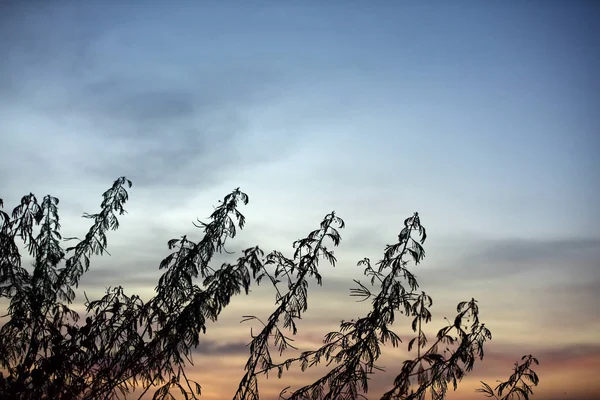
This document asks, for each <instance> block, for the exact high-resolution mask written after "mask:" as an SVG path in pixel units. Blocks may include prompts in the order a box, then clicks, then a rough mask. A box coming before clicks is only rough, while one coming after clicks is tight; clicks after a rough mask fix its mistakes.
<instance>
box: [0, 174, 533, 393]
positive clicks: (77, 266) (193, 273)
mask: <svg viewBox="0 0 600 400" xmlns="http://www.w3.org/2000/svg"><path fill="white" fill-rule="evenodd" d="M130 187H131V182H130V181H129V180H127V179H126V178H125V177H121V178H119V179H117V180H116V181H115V182H114V183H113V185H112V187H111V188H109V189H108V190H107V191H106V192H105V193H104V194H103V200H102V202H101V204H100V210H99V212H98V213H96V214H84V218H86V219H89V220H91V222H92V224H91V227H90V228H89V230H88V231H87V233H86V235H85V237H84V238H83V239H79V238H66V239H63V238H62V236H61V233H60V229H61V226H60V221H59V216H58V204H59V201H58V199H57V198H55V197H52V196H50V195H47V196H45V197H44V198H43V200H42V202H41V203H39V202H38V200H37V198H36V196H35V195H34V194H32V193H30V194H28V195H26V196H23V198H22V199H21V202H20V204H19V205H18V206H17V207H15V208H14V209H13V211H12V213H11V214H10V215H9V214H8V213H7V212H4V211H2V210H1V209H0V298H6V300H7V301H8V307H7V314H6V315H4V316H3V317H2V318H6V317H8V320H6V322H5V323H4V324H3V325H2V326H1V327H0V397H1V398H11V399H108V398H125V397H126V396H127V395H128V394H131V393H132V391H133V390H134V389H139V390H141V394H140V395H139V397H140V398H141V397H142V396H143V395H144V394H145V393H147V392H148V391H149V390H151V389H154V394H153V398H154V399H169V398H174V393H178V394H179V395H181V396H183V397H184V398H186V399H197V398H198V396H200V394H201V389H202V388H201V386H200V384H199V383H198V382H195V381H193V380H191V379H189V378H188V377H187V375H186V372H185V369H186V367H188V366H189V365H193V363H194V361H193V357H192V356H193V352H194V349H196V348H197V347H198V346H199V344H200V341H201V336H202V334H204V333H206V330H207V327H208V324H209V322H216V321H217V320H218V317H219V315H220V313H221V312H222V311H223V309H224V308H225V307H227V306H228V305H229V303H230V301H231V299H232V298H233V296H236V295H239V294H241V293H244V294H245V295H248V294H249V290H250V287H251V285H252V283H253V282H255V283H256V284H257V285H259V284H260V283H261V282H265V281H266V282H268V284H270V285H271V286H272V287H273V288H274V291H275V309H274V311H273V312H272V313H271V314H270V315H269V316H268V318H266V319H265V320H264V321H263V320H262V319H260V318H258V317H256V316H245V317H244V319H243V320H242V322H245V321H254V322H256V323H257V324H259V327H260V329H259V330H258V331H257V332H256V333H255V332H254V330H253V329H251V331H250V335H251V341H250V343H249V344H248V347H249V358H248V360H247V362H246V365H245V369H244V374H243V376H242V378H241V380H240V383H239V386H238V388H237V391H236V393H235V395H234V399H236V400H245V399H259V378H260V377H261V376H265V377H268V376H269V373H270V372H271V371H275V372H276V373H277V377H278V378H282V376H283V375H284V372H285V371H287V370H289V369H290V368H291V367H293V366H298V367H299V368H300V370H302V371H305V370H306V369H308V368H310V367H312V366H315V365H317V364H319V363H324V364H325V365H326V366H327V367H328V371H327V372H326V373H325V374H324V375H323V376H322V377H320V378H319V379H317V380H316V381H315V382H313V383H311V384H309V385H306V386H303V387H301V388H298V389H296V390H295V391H293V392H291V393H288V389H289V387H288V388H286V389H284V390H283V391H282V392H281V395H280V397H281V398H286V399H356V398H361V397H362V398H366V397H365V394H366V393H367V391H368V389H369V385H368V384H369V379H370V376H371V375H372V374H374V373H375V372H376V371H383V370H384V368H383V367H382V366H380V365H378V364H377V362H378V359H379V358H380V356H381V354H382V352H383V351H384V349H385V348H386V346H388V347H389V348H392V349H394V348H397V347H399V346H400V345H401V344H403V343H404V340H406V338H405V339H404V340H403V339H402V338H401V337H400V336H399V335H398V334H396V333H395V332H394V330H393V324H394V322H396V321H397V320H398V319H400V318H408V319H409V320H410V321H411V328H412V331H413V332H414V333H415V336H414V337H412V338H410V339H409V340H408V343H407V350H408V352H409V353H411V352H412V353H414V352H416V354H414V357H413V358H411V359H409V360H406V361H405V362H404V363H403V364H402V367H401V368H400V370H399V371H398V372H397V375H396V377H395V379H394V380H393V382H391V388H390V390H389V391H388V392H386V393H385V394H384V396H383V397H382V398H383V399H423V398H425V395H426V394H427V393H429V394H430V395H431V398H432V399H442V398H444V396H445V395H446V393H447V390H448V386H449V385H450V384H451V385H452V387H453V388H454V389H456V387H457V384H458V382H460V380H461V379H462V378H463V377H464V376H465V374H466V373H468V372H469V371H471V370H472V368H473V366H474V363H475V361H476V360H477V359H482V358H483V356H484V351H483V346H484V343H485V341H486V340H490V339H491V332H490V331H489V330H488V329H487V328H486V327H485V324H483V323H481V322H480V320H479V309H478V306H477V301H476V300H475V299H470V300H467V301H463V302H460V303H459V304H458V306H457V315H456V317H455V318H454V319H453V322H450V321H448V324H447V326H444V327H443V328H442V329H440V330H439V331H438V333H437V335H436V338H435V339H434V340H432V343H431V344H429V345H428V343H429V339H428V338H427V336H426V335H425V333H424V330H423V328H424V325H425V324H427V323H429V322H430V321H431V318H432V315H431V312H430V310H429V308H430V307H431V306H432V299H431V297H429V296H428V295H427V294H426V293H425V292H423V291H419V285H418V282H417V279H416V277H415V275H414V274H413V273H412V272H411V271H410V270H409V265H411V264H414V265H417V264H419V263H420V262H421V261H422V260H423V259H424V257H425V250H424V248H423V244H424V242H425V240H426V238H427V234H426V230H425V228H424V227H423V225H422V224H421V219H420V216H419V214H418V213H414V214H413V215H412V216H411V217H409V218H407V219H406V220H405V221H404V226H403V227H402V230H401V232H400V234H399V235H398V241H397V242H396V243H395V244H392V245H387V246H386V247H385V249H384V255H383V258H382V259H381V260H380V261H378V262H377V263H376V264H375V265H374V266H372V265H371V261H370V260H369V259H368V258H365V259H363V260H361V261H360V262H359V263H358V265H359V266H361V267H363V268H364V274H365V276H366V277H367V278H368V282H367V283H361V282H360V281H358V280H355V283H356V285H357V286H356V287H354V288H352V289H351V293H350V295H351V296H353V297H356V298H358V301H370V303H371V309H370V311H369V312H368V313H367V315H365V316H363V317H358V318H356V319H352V320H350V321H344V320H342V321H341V323H340V327H339V330H337V331H334V332H330V333H328V334H327V335H325V337H324V340H323V343H324V344H323V346H321V347H320V348H318V349H315V350H310V351H304V352H301V353H300V355H299V356H296V357H291V358H286V359H283V361H275V359H276V358H281V357H283V356H284V353H285V352H286V350H288V349H296V347H294V345H293V336H295V335H297V333H298V329H297V325H296V324H297V321H298V320H299V319H301V318H302V316H303V315H304V313H306V311H307V310H308V288H309V282H310V281H311V280H314V281H316V283H317V284H319V285H321V284H322V282H323V277H322V275H321V273H320V271H319V268H320V265H319V262H320V260H324V261H325V262H326V263H327V264H329V265H331V266H335V264H336V261H337V260H336V257H335V256H334V252H333V250H331V249H330V248H328V246H333V247H336V246H338V245H339V244H340V242H341V236H340V233H339V230H340V229H343V228H344V226H345V223H344V221H343V220H342V219H341V218H340V217H339V216H337V214H336V213H335V212H333V211H332V212H331V213H328V214H327V215H326V216H325V217H324V219H323V220H322V222H321V223H320V225H319V227H318V228H317V229H315V230H313V231H311V232H310V233H309V234H308V235H307V236H306V237H305V238H302V239H299V240H297V241H295V242H294V243H293V249H294V252H293V255H292V256H291V258H288V257H286V256H285V255H284V254H283V253H282V252H280V251H277V250H274V251H271V252H270V253H268V254H265V253H264V252H263V251H262V250H261V249H260V248H259V247H258V246H254V247H250V248H247V249H245V250H243V251H242V252H241V255H240V257H238V258H237V260H236V261H235V262H234V263H222V264H221V265H220V266H219V267H214V266H211V264H212V260H213V259H214V257H215V255H217V254H221V253H228V254H229V252H227V250H226V248H225V245H226V243H227V241H228V240H229V239H232V238H234V237H235V236H236V233H237V230H238V229H243V227H244V225H245V217H244V215H243V214H242V213H241V212H240V211H239V209H238V206H239V205H240V204H247V203H248V200H249V199H248V196H247V195H246V194H245V193H243V192H241V191H240V190H239V188H238V189H235V190H233V191H232V192H231V193H229V194H228V195H227V196H225V197H224V198H223V200H222V201H220V204H219V205H218V207H216V208H215V209H214V211H213V213H212V214H211V215H210V217H209V219H208V221H207V222H202V221H200V220H198V221H197V223H196V224H195V226H196V227H197V228H198V229H200V230H201V231H202V233H203V236H202V238H201V239H200V240H199V241H193V240H191V239H190V238H188V236H187V235H184V236H181V237H180V238H175V239H171V240H169V241H168V243H167V246H168V249H169V251H170V253H169V254H168V255H167V256H166V257H165V258H164V259H163V260H162V262H161V263H160V265H159V269H160V270H161V271H163V273H162V275H161V277H160V279H159V280H158V284H157V286H156V288H155V296H154V297H152V298H151V299H149V300H148V301H146V302H144V301H143V300H142V299H141V298H140V297H139V296H137V295H128V294H127V293H126V292H125V290H124V289H123V288H122V287H121V286H116V287H109V288H107V289H106V293H105V295H104V296H103V297H101V298H100V299H97V300H92V301H90V300H89V299H88V298H87V295H86V296H85V298H86V301H85V307H86V313H85V316H80V315H79V314H78V313H77V312H75V311H74V310H73V309H72V308H71V307H72V304H73V302H74V300H75V292H74V288H77V287H78V285H79V281H80V278H81V276H82V275H83V274H84V273H86V272H87V271H88V270H89V268H90V260H91V258H92V257H93V256H97V255H102V254H104V253H107V254H108V252H107V233H108V232H109V231H111V230H116V229H118V227H119V219H118V217H119V216H122V215H123V214H125V212H126V211H125V208H124V205H125V203H126V202H127V201H128V192H127V188H130ZM0 207H3V203H2V200H1V199H0ZM38 228H39V229H38ZM35 231H37V232H35ZM18 240H20V241H21V242H22V243H23V245H24V246H25V249H26V251H27V252H28V254H29V255H30V256H31V258H32V259H33V263H32V271H31V272H30V270H29V269H27V268H25V267H23V265H22V257H21V254H20V253H19V246H18V245H17V242H18ZM65 241H75V242H76V244H75V245H74V246H72V247H68V248H66V249H63V247H62V243H63V242H65ZM273 348H275V349H276V354H275V353H272V349H273ZM296 350H297V349H296ZM412 353H411V354H412ZM523 360H524V363H523V364H520V365H519V364H517V366H516V367H515V372H514V374H513V375H512V376H511V377H510V378H509V380H508V381H507V382H503V383H500V384H499V385H498V386H497V387H496V391H497V393H498V394H497V395H496V393H495V392H494V390H492V389H491V387H489V386H488V385H487V384H485V383H483V389H480V391H482V392H483V393H485V394H486V395H488V396H490V397H494V398H496V399H500V398H502V399H503V400H508V399H511V398H513V397H514V398H520V396H522V397H523V398H524V399H528V395H529V394H531V393H532V391H531V386H532V385H533V386H535V385H537V384H538V382H539V380H538V378H537V375H536V374H535V372H533V371H532V370H531V369H530V366H531V363H532V362H535V363H536V364H537V360H536V359H535V358H533V357H532V356H527V357H524V358H523ZM503 393H504V395H503ZM499 396H503V397H499ZM510 396H513V397H510ZM515 396H516V397H515Z"/></svg>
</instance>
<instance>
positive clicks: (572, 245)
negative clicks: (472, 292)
mask: <svg viewBox="0 0 600 400" xmlns="http://www.w3.org/2000/svg"><path fill="white" fill-rule="evenodd" d="M464 246H465V247H463V248H462V249H460V250H461V251H460V253H462V254H460V253H459V255H457V256H453V255H450V257H449V260H448V262H447V263H446V265H445V266H442V267H437V266H436V267H432V268H430V267H426V268H424V269H423V270H422V272H421V273H419V271H415V273H416V274H417V276H418V277H420V276H421V275H422V276H423V277H424V281H426V282H427V283H428V284H435V285H438V284H443V283H445V282H448V281H455V282H482V281H487V282H494V281H499V280H502V279H504V278H513V279H516V277H518V276H521V275H522V274H528V273H544V274H549V276H554V277H555V278H556V279H558V278H560V277H565V273H566V272H567V270H570V271H571V272H573V271H577V274H570V276H569V280H571V279H573V278H581V279H591V280H596V281H597V280H599V279H600V276H599V275H598V262H597V260H598V259H599V258H600V239H598V238H593V237H590V238H564V239H550V240H545V239H539V240H528V239H521V240H516V239H496V240H486V241H474V242H473V243H467V244H465V245H464ZM467 246H468V247H467Z"/></svg>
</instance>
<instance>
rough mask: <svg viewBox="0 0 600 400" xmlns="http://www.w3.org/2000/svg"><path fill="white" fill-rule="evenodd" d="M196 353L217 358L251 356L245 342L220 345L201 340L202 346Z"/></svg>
mask: <svg viewBox="0 0 600 400" xmlns="http://www.w3.org/2000/svg"><path fill="white" fill-rule="evenodd" d="M248 342H250V339H248ZM194 353H198V354H202V355H217V356H240V355H241V356H246V355H249V350H248V346H247V343H245V342H231V343H218V342H216V341H214V340H208V339H205V338H201V340H200V344H199V345H198V347H196V348H195V349H194Z"/></svg>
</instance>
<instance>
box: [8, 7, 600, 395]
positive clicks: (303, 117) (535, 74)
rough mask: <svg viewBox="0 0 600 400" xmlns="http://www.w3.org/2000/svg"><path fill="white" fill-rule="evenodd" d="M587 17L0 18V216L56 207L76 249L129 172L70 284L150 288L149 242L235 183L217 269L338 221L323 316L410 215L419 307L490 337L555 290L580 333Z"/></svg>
mask: <svg viewBox="0 0 600 400" xmlns="http://www.w3.org/2000/svg"><path fill="white" fill-rule="evenodd" d="M599 14H600V7H599V6H598V4H597V3H595V2H593V1H588V2H584V1H521V2H516V1H509V2H499V1H497V2H475V1H455V2H441V1H433V2H428V3H427V4H422V3H419V2H415V1H408V2H391V1H390V2H383V1H380V2H377V1H374V2H358V1H348V2H341V1H331V2H327V4H324V2H316V1H307V2H269V1H260V2H259V1H253V2H239V1H238V2H235V1H231V2H209V1H206V2H191V1H189V2H186V1H178V2H159V1H149V2H145V3H143V4H142V2H134V1H130V2H118V3H117V2H114V4H111V5H107V3H106V2H93V1H90V2H85V4H83V3H79V2H72V1H62V2H46V4H41V2H39V3H38V2H21V4H19V3H17V2H10V1H9V2H3V3H2V5H0V53H1V54H2V62H1V63H0V118H1V120H2V124H1V126H0V143H1V153H2V155H1V157H0V170H1V171H3V173H2V174H0V197H2V198H3V199H4V200H5V203H7V204H8V205H10V206H11V205H13V204H16V202H17V201H18V199H19V198H20V196H22V195H23V194H25V193H28V192H29V191H33V192H34V193H35V194H37V195H38V196H39V197H42V196H43V195H44V194H46V193H51V194H53V195H55V196H57V197H59V198H60V199H61V213H62V215H63V220H64V221H65V222H64V224H63V226H64V228H63V232H64V234H65V236H75V235H81V234H82V233H83V232H84V230H85V227H86V221H85V220H81V219H80V218H79V216H80V215H81V213H82V212H84V211H88V212H92V211H94V210H95V209H96V207H97V205H98V204H99V202H100V194H101V193H102V192H103V190H104V189H105V188H107V187H108V186H109V185H110V184H111V182H112V181H113V180H114V179H115V178H117V177H118V176H121V175H125V176H127V177H128V178H130V179H131V180H132V181H133V183H134V187H133V189H132V190H131V196H132V197H131V201H130V204H129V207H128V210H129V211H130V214H129V215H128V216H126V217H124V218H123V220H122V229H121V230H120V231H119V232H117V233H115V234H114V235H112V236H111V237H112V238H113V241H112V242H111V243H112V244H111V246H113V247H112V248H113V249H114V251H113V252H112V254H113V257H112V258H111V259H102V260H98V261H97V262H98V264H97V265H98V269H96V270H93V271H91V272H90V274H91V275H90V277H89V279H88V283H89V285H91V286H94V282H96V286H97V287H98V288H99V289H100V290H102V287H104V286H105V285H108V283H106V280H107V276H108V277H110V276H115V273H116V272H115V271H118V274H119V275H120V279H121V280H122V281H127V279H131V280H132V281H133V282H138V286H139V282H146V281H144V280H143V279H141V278H140V277H141V276H148V281H147V286H144V287H145V288H146V289H147V290H148V291H149V292H150V291H151V290H152V288H153V287H154V284H151V282H152V279H154V278H155V277H156V276H158V275H157V273H158V271H156V268H157V266H158V262H159V260H160V259H161V258H162V257H164V256H165V255H166V254H167V253H166V252H167V250H166V241H167V240H168V239H169V238H171V237H178V236H180V235H182V234H185V233H192V234H193V233H194V231H193V227H192V226H191V224H190V221H192V220H195V218H196V217H199V218H201V219H204V218H205V217H207V216H208V215H209V213H210V212H211V210H212V208H211V206H212V205H214V204H216V201H217V200H218V199H219V198H222V196H224V195H225V194H227V193H228V192H229V191H230V190H232V189H234V188H235V187H238V186H239V187H241V189H242V190H244V191H245V192H247V193H248V194H249V195H250V204H249V205H248V207H246V208H245V209H244V212H245V214H246V216H247V218H248V227H247V229H246V230H245V231H244V232H243V233H242V234H241V235H240V236H239V241H238V242H236V243H237V244H235V245H234V250H235V249H237V250H239V249H242V248H244V247H247V246H252V245H254V244H258V245H260V246H261V247H263V248H264V249H265V250H267V251H268V250H271V249H275V248H277V249H281V250H284V249H288V251H290V250H291V242H292V241H293V240H295V239H298V238H299V237H302V236H304V235H305V234H306V233H308V232H309V231H310V230H312V229H313V227H315V226H317V224H318V223H319V222H320V220H321V218H322V217H323V216H324V215H325V214H326V213H327V212H329V211H331V210H333V209H334V210H336V212H337V213H338V214H339V215H340V216H341V217H342V218H344V219H345V220H346V222H347V224H348V227H347V229H346V230H345V231H344V232H342V236H343V238H344V239H345V240H344V242H343V244H342V246H341V247H340V249H339V250H338V253H339V259H340V264H342V265H340V266H338V267H337V268H336V270H334V271H333V272H331V271H327V272H325V274H326V275H329V276H331V277H333V278H335V279H341V280H342V281H341V282H342V283H341V284H339V285H338V286H339V287H340V289H339V291H338V292H336V293H338V294H339V296H341V297H342V298H343V296H345V295H347V289H343V288H342V286H344V282H349V283H351V281H350V278H351V277H357V276H360V274H361V271H360V270H359V269H358V268H357V267H355V264H356V262H357V261H358V260H360V259H362V258H363V257H365V256H368V257H371V258H372V259H378V258H380V257H381V255H382V250H383V247H384V245H385V244H386V243H390V242H391V241H392V240H394V238H395V237H396V236H397V233H398V231H399V230H400V224H401V222H402V221H403V219H404V218H405V217H407V216H409V215H411V214H412V212H414V211H419V213H420V214H421V216H422V218H423V223H424V225H425V226H426V227H427V228H428V232H429V236H430V239H429V241H428V242H427V244H426V245H427V247H426V250H427V258H426V261H425V262H424V265H423V273H422V280H423V281H422V282H423V284H429V285H430V286H428V287H430V288H431V290H429V291H430V292H431V295H432V296H433V298H434V301H435V300H436V297H441V298H444V299H446V298H448V299H451V301H452V302H453V304H455V303H456V302H458V301H459V300H462V299H463V298H462V297H465V296H466V297H467V298H470V297H471V295H473V296H474V297H476V298H478V299H480V300H481V301H482V303H484V305H485V306H486V307H487V308H488V309H489V313H490V315H491V316H492V317H493V316H494V315H496V316H498V319H500V317H499V316H500V315H501V310H502V309H504V308H506V307H508V308H509V309H510V308H514V307H517V304H521V302H522V301H531V302H532V303H531V304H534V303H535V302H536V301H538V303H539V304H537V303H536V304H537V305H535V306H531V307H533V308H531V309H521V310H520V311H519V312H520V313H522V314H519V315H520V316H519V317H518V318H522V319H526V318H529V317H530V316H532V315H538V316H540V315H541V314H544V313H546V312H547V313H548V319H550V318H551V315H552V314H551V311H549V310H548V308H547V306H546V305H544V303H543V302H541V299H544V298H546V297H547V296H548V293H556V291H557V290H558V291H560V290H562V291H564V299H565V300H564V302H563V304H566V306H564V307H567V308H566V309H565V310H563V311H556V312H558V313H561V312H562V313H563V314H564V315H568V316H570V317H572V318H574V320H575V322H576V323H581V321H589V320H590V318H592V320H593V323H592V324H591V325H587V328H586V329H595V328H594V327H595V326H598V325H597V324H600V321H599V319H600V318H599V314H598V311H597V310H596V308H595V307H592V306H591V305H593V304H594V303H595V304H598V301H599V300H600V299H599V298H598V295H597V294H594V292H595V290H594V287H595V286H596V283H600V274H599V273H598V271H599V268H598V267H599V265H598V259H599V257H600V232H599V230H598V226H600V213H599V212H598V206H597V205H598V199H599V196H600V179H599V175H600V172H599V171H600V161H599V159H600V158H599V157H598V154H599V152H600V139H599V133H598V132H599V130H598V126H599V122H600V112H599V111H600V104H599V98H600V95H599V93H600V78H599V76H598V71H600V42H598V40H597V39H596V38H597V37H600V28H598V27H597V23H595V22H596V21H597V20H598V16H599ZM70 230H73V231H72V232H71V231H70ZM236 246H237V247H236ZM122 263H126V264H127V265H128V266H129V267H128V268H126V269H123V268H122V267H121V265H122ZM150 264H152V265H151V266H148V265H150ZM102 268H105V270H106V271H112V272H113V273H108V272H107V273H106V274H103V271H104V270H103V269H102ZM93 278H94V279H96V281H95V280H94V279H93ZM452 280H454V281H456V282H455V283H453V285H452V287H448V285H447V283H448V282H449V281H452ZM100 282H102V283H100ZM532 282H533V283H534V286H535V288H532V289H527V290H525V289H523V288H524V287H525V286H523V285H526V284H528V285H531V284H532ZM349 283H348V284H349ZM325 284H326V285H327V283H325ZM519 285H521V286H519ZM496 286H497V287H498V288H512V289H511V290H514V291H516V292H517V294H514V295H512V296H515V297H514V298H515V300H514V303H510V301H507V300H506V299H505V297H506V296H505V294H500V292H494V293H495V294H493V293H491V291H490V287H496ZM336 287H337V286H336ZM557 287H558V288H559V289H557ZM553 288H554V289H553ZM463 289H464V290H468V292H467V291H465V292H464V293H465V295H464V296H463V293H462V292H459V293H456V291H457V290H463ZM425 290H428V289H425ZM498 290H501V289H498ZM561 293H562V292H561ZM477 294H479V297H478V296H477ZM269 296H270V295H269ZM585 296H588V297H585ZM584 298H585V299H587V300H585V301H584V300H583V299H584ZM265 299H267V300H268V301H271V300H270V297H265ZM455 300H456V301H455ZM449 301H450V300H449ZM315 302H316V301H315ZM497 304H503V306H502V307H500V306H498V305H497ZM348 307H349V308H348V310H349V311H348V312H349V313H351V310H352V308H351V307H353V306H352V304H351V303H350V304H349V305H348ZM452 307H453V306H452ZM452 307H450V309H451V308H452ZM503 307H504V308H503ZM561 307H562V306H561ZM575 307H579V308H578V310H579V311H577V312H579V313H580V314H577V312H576V313H575V314H576V315H575V316H573V312H572V311H569V310H573V308H575ZM586 307H587V308H586ZM482 308H484V306H483V305H482ZM581 310H587V311H586V312H587V313H583V311H581ZM309 313H310V309H309ZM314 313H315V314H319V310H315V311H314ZM494 313H496V314H494ZM240 315H241V314H240ZM324 315H325V314H324ZM577 315H579V317H577ZM232 318H233V319H235V318H238V316H237V315H235V316H233V317H232ZM515 318H517V317H515ZM531 324H532V326H531V327H530V328H531V329H534V327H533V325H534V322H531ZM498 325H499V326H500V325H501V324H500V322H499V323H498ZM560 328H561V329H567V328H566V327H560ZM548 329H550V328H548ZM552 329H556V330H557V331H556V334H557V335H559V334H560V332H559V331H560V329H559V327H554V328H552ZM492 332H494V330H493V329H492ZM589 332H590V335H591V330H590V331H589ZM323 333H324V332H323ZM506 335H507V336H506V337H505V338H504V339H502V336H501V335H500V339H498V341H499V342H502V341H503V340H504V342H510V341H511V340H512V341H518V339H515V338H516V337H519V336H520V335H519V334H516V333H515V334H514V335H515V337H512V338H511V337H510V336H508V335H509V332H508V330H507V331H506ZM586 337H587V336H586ZM589 337H591V336H589ZM240 340H242V339H240ZM561 340H562V339H561ZM586 340H587V341H586ZM590 340H592V339H589V338H588V339H585V340H584V339H581V340H580V342H579V343H584V342H585V343H586V344H589V343H588V342H590ZM556 341H557V342H559V341H560V340H559V339H556ZM592 342H593V343H592V344H593V345H594V346H598V348H600V343H599V342H598V341H597V340H596V341H593V340H592ZM555 344H556V343H555ZM558 344H559V343H558ZM558 344H556V345H558ZM597 351H598V354H600V350H597ZM520 355H521V354H515V359H516V358H517V357H519V356H520ZM598 359H600V357H599V358H598ZM507 368H510V365H508V366H507ZM507 372H508V371H507ZM596 388H597V389H598V390H599V391H600V388H598V387H596Z"/></svg>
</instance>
